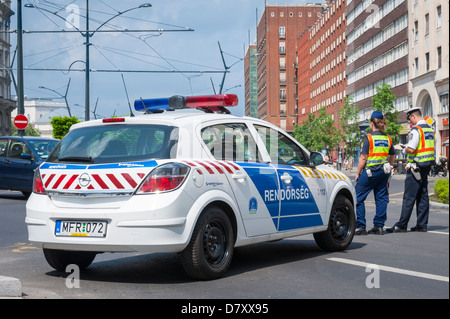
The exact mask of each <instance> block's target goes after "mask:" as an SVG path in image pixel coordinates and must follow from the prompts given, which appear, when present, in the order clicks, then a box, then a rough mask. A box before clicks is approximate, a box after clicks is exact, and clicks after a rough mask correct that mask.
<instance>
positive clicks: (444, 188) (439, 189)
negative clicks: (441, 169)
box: [434, 179, 449, 204]
mask: <svg viewBox="0 0 450 319" xmlns="http://www.w3.org/2000/svg"><path fill="white" fill-rule="evenodd" d="M448 187H449V182H448V179H440V180H437V181H436V183H434V193H435V194H436V196H437V198H438V201H439V203H444V204H448Z"/></svg>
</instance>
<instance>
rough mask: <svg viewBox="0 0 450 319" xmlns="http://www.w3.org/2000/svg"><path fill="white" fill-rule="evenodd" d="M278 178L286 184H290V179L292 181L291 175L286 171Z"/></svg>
mask: <svg viewBox="0 0 450 319" xmlns="http://www.w3.org/2000/svg"><path fill="white" fill-rule="evenodd" d="M280 178H281V180H282V181H283V182H285V183H286V184H290V183H291V181H292V176H291V175H289V174H288V173H284V174H283V175H281V177H280Z"/></svg>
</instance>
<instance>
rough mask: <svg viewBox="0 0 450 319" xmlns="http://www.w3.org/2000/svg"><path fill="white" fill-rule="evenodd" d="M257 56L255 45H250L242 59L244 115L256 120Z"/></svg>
mask: <svg viewBox="0 0 450 319" xmlns="http://www.w3.org/2000/svg"><path fill="white" fill-rule="evenodd" d="M257 59H258V54H257V51H256V45H254V44H250V45H249V47H248V50H247V53H246V54H245V58H244V70H245V115H246V116H251V117H255V118H258V81H257V78H258V72H257V68H256V65H257V62H258V61H257Z"/></svg>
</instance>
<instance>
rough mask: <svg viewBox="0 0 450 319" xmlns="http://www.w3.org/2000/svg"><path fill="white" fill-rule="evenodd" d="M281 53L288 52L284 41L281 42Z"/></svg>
mask: <svg viewBox="0 0 450 319" xmlns="http://www.w3.org/2000/svg"><path fill="white" fill-rule="evenodd" d="M279 52H280V54H286V43H285V42H284V41H282V42H280V51H279Z"/></svg>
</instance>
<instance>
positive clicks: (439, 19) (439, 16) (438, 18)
mask: <svg viewBox="0 0 450 319" xmlns="http://www.w3.org/2000/svg"><path fill="white" fill-rule="evenodd" d="M441 25H442V10H441V6H439V7H437V8H436V27H437V28H440V27H441Z"/></svg>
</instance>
